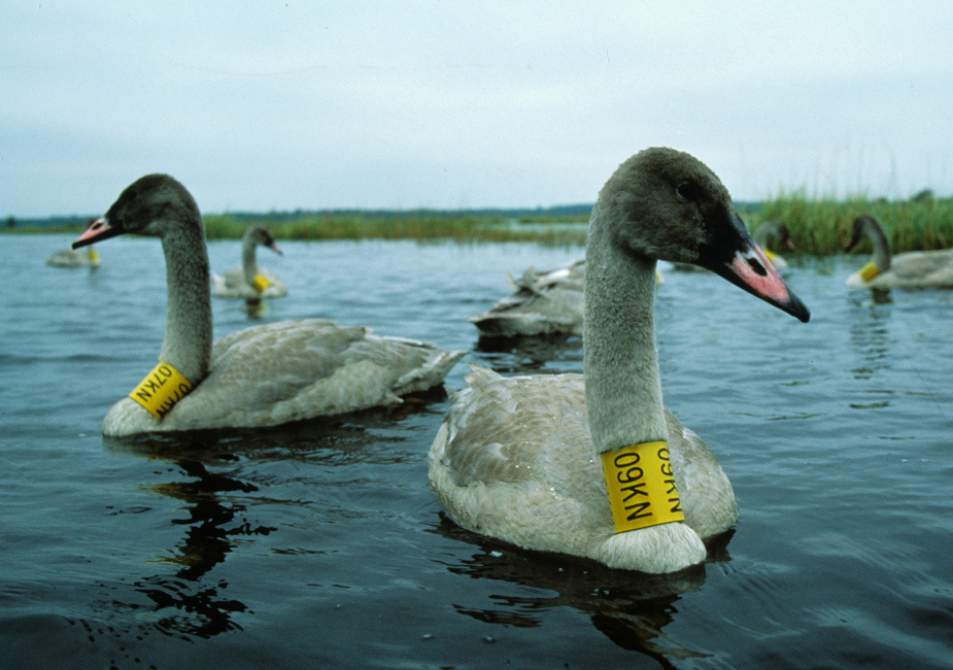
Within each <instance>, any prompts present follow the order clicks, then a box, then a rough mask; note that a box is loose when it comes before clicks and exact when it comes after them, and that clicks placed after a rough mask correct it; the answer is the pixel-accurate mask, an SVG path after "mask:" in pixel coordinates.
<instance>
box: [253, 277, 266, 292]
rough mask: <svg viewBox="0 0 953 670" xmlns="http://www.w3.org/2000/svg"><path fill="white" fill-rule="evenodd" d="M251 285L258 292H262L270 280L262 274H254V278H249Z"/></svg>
mask: <svg viewBox="0 0 953 670" xmlns="http://www.w3.org/2000/svg"><path fill="white" fill-rule="evenodd" d="M251 286H252V288H253V289H255V290H256V291H258V292H259V293H264V292H265V289H266V288H268V287H269V286H271V282H270V281H268V280H267V279H266V278H265V276H264V275H255V278H254V279H252V280H251Z"/></svg>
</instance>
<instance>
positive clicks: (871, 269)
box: [860, 261, 880, 281]
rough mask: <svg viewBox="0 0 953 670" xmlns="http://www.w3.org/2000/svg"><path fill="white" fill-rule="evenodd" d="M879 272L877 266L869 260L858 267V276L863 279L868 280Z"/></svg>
mask: <svg viewBox="0 0 953 670" xmlns="http://www.w3.org/2000/svg"><path fill="white" fill-rule="evenodd" d="M879 274H880V270H878V269H877V266H876V265H874V262H873V261H870V262H869V263H867V265H865V266H864V267H862V268H861V269H860V278H861V279H863V280H864V281H870V280H871V279H873V278H874V277H876V276H877V275H879Z"/></svg>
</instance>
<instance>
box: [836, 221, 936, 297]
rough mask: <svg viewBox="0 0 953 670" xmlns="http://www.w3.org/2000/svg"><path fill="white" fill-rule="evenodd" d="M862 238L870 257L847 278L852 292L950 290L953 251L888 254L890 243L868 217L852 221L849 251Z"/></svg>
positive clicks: (875, 223)
mask: <svg viewBox="0 0 953 670" xmlns="http://www.w3.org/2000/svg"><path fill="white" fill-rule="evenodd" d="M864 237H866V238H868V239H869V240H870V241H871V243H872V244H873V247H874V255H873V258H871V260H870V262H869V263H868V264H867V265H865V266H864V267H863V268H861V269H860V270H858V271H857V272H855V273H854V274H852V275H850V276H849V277H848V278H847V282H846V283H847V286H850V287H852V288H872V289H885V288H953V249H945V250H942V251H911V252H908V253H904V254H897V255H896V256H893V255H891V253H890V241H889V240H888V239H887V235H886V233H884V229H883V226H881V225H880V222H879V221H877V219H875V218H874V217H872V216H868V215H866V214H865V215H863V216H859V217H857V218H856V219H855V220H854V225H853V228H852V230H851V235H850V242H848V244H847V247H845V249H844V251H850V250H851V249H853V248H854V247H855V246H856V245H857V244H858V243H859V242H860V241H861V240H862V239H864Z"/></svg>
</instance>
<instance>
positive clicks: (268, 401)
mask: <svg viewBox="0 0 953 670" xmlns="http://www.w3.org/2000/svg"><path fill="white" fill-rule="evenodd" d="M127 232H135V233H138V234H142V235H153V236H158V237H159V238H160V239H161V240H162V246H163V253H164V256H165V260H166V275H167V284H168V305H167V312H166V328H165V337H164V339H163V342H162V349H161V352H160V354H159V361H160V363H161V364H164V365H167V366H170V367H171V368H173V369H174V370H175V371H177V372H178V373H179V374H181V376H182V377H184V379H185V380H186V382H187V383H188V384H190V385H191V386H192V387H193V388H192V390H191V392H189V393H187V394H186V395H185V396H184V397H182V398H181V399H180V400H178V402H177V403H175V404H174V405H173V406H172V407H171V409H170V410H169V411H168V412H167V413H165V415H164V416H161V418H159V417H157V416H154V415H153V414H152V413H150V412H149V411H147V410H146V409H145V408H144V407H143V406H142V405H140V404H139V403H138V402H136V401H134V400H133V399H131V398H129V397H127V398H124V399H122V400H120V401H119V402H118V403H117V404H116V405H115V406H113V408H112V409H111V410H110V411H109V412H108V413H107V415H106V418H105V420H104V422H103V434H105V435H107V436H127V435H135V434H138V433H146V432H162V431H181V430H197V429H211V428H224V427H263V426H274V425H278V424H282V423H287V422H290V421H296V420H300V419H309V418H314V417H319V416H328V415H335V414H342V413H345V412H354V411H358V410H362V409H368V408H370V407H375V406H378V405H389V404H396V403H400V402H401V396H403V395H406V394H408V393H413V392H415V391H422V390H426V389H428V388H430V387H432V386H436V385H439V384H440V383H442V381H443V378H444V377H445V376H446V374H447V373H448V372H449V371H450V368H452V367H453V365H454V364H455V363H456V362H457V361H458V360H459V359H460V357H461V356H463V353H464V352H454V353H449V352H446V351H444V350H442V349H440V348H438V347H435V346H433V345H431V344H428V343H424V342H417V341H414V340H407V339H401V338H394V337H378V336H375V335H372V334H371V333H370V331H369V330H368V329H366V328H360V327H343V326H338V325H336V324H335V323H334V322H332V321H327V320H320V319H307V320H301V321H286V322H280V323H271V324H266V325H262V326H256V327H253V328H248V329H245V330H242V331H238V332H235V333H232V334H230V335H227V336H225V337H223V338H222V339H221V340H219V341H218V342H215V343H214V346H213V344H212V321H211V299H210V296H209V265H208V254H207V251H206V247H205V230H204V227H203V225H202V218H201V215H200V214H199V210H198V206H197V205H196V204H195V201H194V200H193V199H192V196H191V195H190V194H189V192H188V191H187V190H186V189H185V187H184V186H182V185H181V184H180V183H179V182H177V181H175V180H174V179H173V178H172V177H169V176H167V175H147V176H145V177H142V178H140V179H139V180H137V181H136V182H134V183H133V184H132V185H130V186H129V187H128V188H127V189H126V190H125V191H123V193H122V194H121V195H120V197H119V199H118V200H117V201H116V202H115V203H114V204H113V205H112V207H110V209H109V211H108V212H107V213H106V215H105V216H104V217H103V218H102V219H99V220H98V221H96V222H94V223H93V224H92V225H91V226H90V228H89V229H88V230H87V231H86V232H85V233H84V234H83V235H81V236H80V237H79V238H78V239H77V240H76V242H74V247H79V246H83V245H85V244H89V243H91V242H96V241H100V240H104V239H108V238H110V237H113V236H115V235H119V234H122V233H127ZM149 377H151V375H149V376H147V378H149ZM139 388H140V387H136V390H135V391H134V393H136V391H138V390H139Z"/></svg>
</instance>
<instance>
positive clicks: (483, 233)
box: [205, 214, 586, 245]
mask: <svg viewBox="0 0 953 670" xmlns="http://www.w3.org/2000/svg"><path fill="white" fill-rule="evenodd" d="M250 225H260V226H264V227H266V228H268V229H269V230H270V231H271V233H272V235H274V236H275V237H276V238H278V239H288V240H341V239H345V240H358V239H379V240H408V239H409V240H418V241H428V240H434V241H436V240H455V241H459V242H510V241H532V242H541V243H544V244H547V243H548V244H570V245H571V244H583V243H584V242H585V238H586V234H585V230H579V229H572V228H569V227H567V228H560V227H558V226H557V227H545V228H544V227H541V226H540V227H534V226H533V225H526V226H519V227H514V226H511V225H509V224H508V221H507V220H506V219H503V218H499V217H486V216H479V215H475V216H443V215H439V214H434V215H408V216H383V217H375V216H373V215H368V216H363V215H360V214H347V215H334V214H329V215H306V216H302V217H300V218H293V219H290V220H284V221H274V220H268V218H267V217H262V218H261V219H260V220H237V219H235V218H233V217H230V216H228V215H212V216H206V217H205V234H206V237H208V239H234V238H240V237H241V236H242V233H243V232H244V231H245V229H246V228H247V227H248V226H250Z"/></svg>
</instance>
